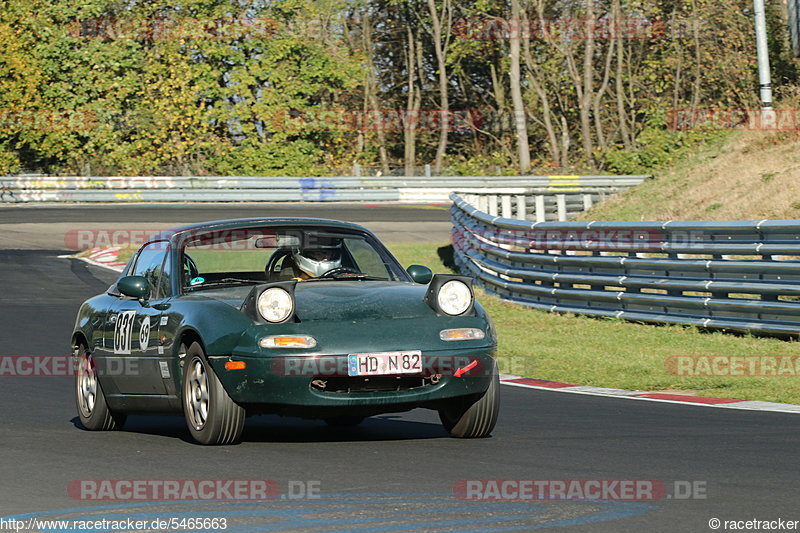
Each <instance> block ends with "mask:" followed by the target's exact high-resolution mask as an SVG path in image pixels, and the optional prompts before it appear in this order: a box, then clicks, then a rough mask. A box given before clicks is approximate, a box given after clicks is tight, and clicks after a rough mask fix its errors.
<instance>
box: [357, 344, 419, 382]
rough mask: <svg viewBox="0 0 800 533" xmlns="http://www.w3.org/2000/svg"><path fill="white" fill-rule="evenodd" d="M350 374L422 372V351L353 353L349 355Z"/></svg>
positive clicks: (375, 374)
mask: <svg viewBox="0 0 800 533" xmlns="http://www.w3.org/2000/svg"><path fill="white" fill-rule="evenodd" d="M347 363H348V364H347V374H348V375H350V376H387V375H393V374H419V373H421V372H422V352H421V351H419V350H411V351H406V352H383V353H351V354H349V355H348V356H347Z"/></svg>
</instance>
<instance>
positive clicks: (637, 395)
mask: <svg viewBox="0 0 800 533" xmlns="http://www.w3.org/2000/svg"><path fill="white" fill-rule="evenodd" d="M500 383H502V384H503V385H509V386H511V387H523V388H526V389H537V390H549V391H554V392H571V393H573V394H587V395H590V396H607V397H608V396H613V397H616V398H626V399H629V400H645V401H650V402H664V403H677V404H682V405H692V406H696V407H723V408H727V409H744V410H748V411H774V412H779V413H800V405H794V404H789V403H773V402H760V401H752V400H736V399H733V398H707V397H705V396H689V395H682V394H669V393H656V392H644V391H635V390H625V389H606V388H603V387H591V386H588V385H573V384H571V383H562V382H560V381H546V380H543V379H532V378H524V377H521V376H512V375H508V374H501V375H500Z"/></svg>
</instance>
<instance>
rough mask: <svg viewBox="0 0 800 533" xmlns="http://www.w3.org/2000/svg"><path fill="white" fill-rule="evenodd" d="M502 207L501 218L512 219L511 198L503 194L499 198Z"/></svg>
mask: <svg viewBox="0 0 800 533" xmlns="http://www.w3.org/2000/svg"><path fill="white" fill-rule="evenodd" d="M500 198H501V201H502V205H503V211H502V213H503V218H513V217H514V215H513V213H512V212H511V196H509V195H507V194H504V195H503V196H501V197H500Z"/></svg>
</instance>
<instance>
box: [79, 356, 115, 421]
mask: <svg viewBox="0 0 800 533" xmlns="http://www.w3.org/2000/svg"><path fill="white" fill-rule="evenodd" d="M77 359H78V361H77V369H76V371H75V404H76V406H77V408H78V417H79V418H80V421H81V424H83V427H85V428H86V429H88V430H91V431H111V430H114V429H119V428H121V427H122V425H123V424H124V423H125V418H126V416H125V415H124V414H122V413H113V412H111V409H109V408H108V404H107V403H106V397H105V395H104V394H103V388H102V387H101V386H100V382H99V381H98V379H97V368H96V366H95V364H94V359H93V358H92V355H91V354H90V353H89V350H88V349H87V348H86V346H84V345H80V346H78V355H77Z"/></svg>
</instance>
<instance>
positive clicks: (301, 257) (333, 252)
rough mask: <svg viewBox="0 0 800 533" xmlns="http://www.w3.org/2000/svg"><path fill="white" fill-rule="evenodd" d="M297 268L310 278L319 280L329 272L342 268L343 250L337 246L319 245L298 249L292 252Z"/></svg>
mask: <svg viewBox="0 0 800 533" xmlns="http://www.w3.org/2000/svg"><path fill="white" fill-rule="evenodd" d="M292 259H294V262H295V264H296V265H297V268H299V269H300V270H301V271H303V272H304V273H305V274H307V275H308V276H309V277H312V278H318V277H319V276H321V275H323V274H325V273H326V272H328V271H329V270H333V269H334V268H339V267H340V266H342V250H341V248H340V247H339V246H336V245H317V246H314V247H313V248H312V247H309V248H302V249H300V248H296V249H295V250H294V251H293V252H292Z"/></svg>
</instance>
